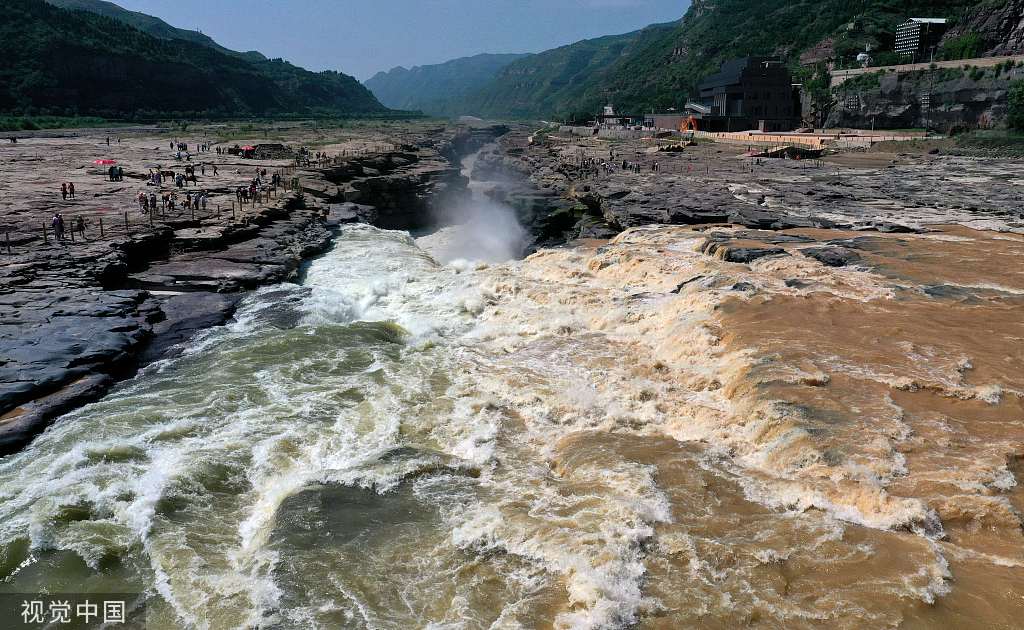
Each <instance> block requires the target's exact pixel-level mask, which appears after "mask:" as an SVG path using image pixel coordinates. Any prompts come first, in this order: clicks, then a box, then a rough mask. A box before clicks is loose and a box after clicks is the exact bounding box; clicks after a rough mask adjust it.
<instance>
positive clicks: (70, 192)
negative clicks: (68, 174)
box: [68, 182, 75, 199]
mask: <svg viewBox="0 0 1024 630" xmlns="http://www.w3.org/2000/svg"><path fill="white" fill-rule="evenodd" d="M68 196H69V197H71V198H72V199H74V198H75V184H74V183H73V182H68Z"/></svg>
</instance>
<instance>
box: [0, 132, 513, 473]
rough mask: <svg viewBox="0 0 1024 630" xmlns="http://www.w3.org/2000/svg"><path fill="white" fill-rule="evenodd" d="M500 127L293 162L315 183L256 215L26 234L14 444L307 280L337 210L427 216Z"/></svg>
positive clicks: (19, 276)
mask: <svg viewBox="0 0 1024 630" xmlns="http://www.w3.org/2000/svg"><path fill="white" fill-rule="evenodd" d="M498 133H503V130H502V129H500V128H487V129H484V130H478V131H464V132H460V133H453V132H452V131H451V130H450V129H447V128H440V129H437V130H435V131H433V132H432V133H426V134H418V135H413V136H412V137H411V139H410V140H409V143H408V144H406V145H404V146H403V147H402V148H401V149H400V150H398V151H395V152H390V153H385V154H380V155H371V156H362V157H353V158H351V159H348V160H343V161H340V162H338V163H335V164H332V165H329V166H324V167H322V168H313V167H307V168H298V169H295V170H292V171H290V172H289V173H288V176H289V178H290V177H297V178H299V181H300V182H301V183H302V192H301V193H299V194H296V193H294V192H292V193H281V192H280V191H279V194H277V195H276V196H275V197H274V198H272V199H271V200H268V203H267V204H266V206H265V207H258V208H257V207H253V208H252V209H251V210H247V212H246V214H245V218H244V220H243V219H242V218H241V217H237V220H236V219H235V218H233V216H234V213H233V212H232V214H230V215H229V214H228V213H227V212H226V211H225V212H224V213H223V214H222V215H221V216H218V217H210V218H206V219H199V220H196V219H187V220H186V219H179V220H169V219H164V218H159V217H156V215H154V217H156V218H153V219H150V221H148V222H147V221H146V219H145V218H142V219H139V218H138V217H135V216H132V217H131V218H130V221H131V222H132V223H133V224H134V223H138V224H139V225H133V227H132V228H131V230H130V233H122V234H121V236H120V237H119V238H118V237H113V238H111V237H110V236H109V235H108V238H107V239H106V240H100V239H96V238H88V237H87V238H85V239H84V240H83V239H82V238H81V236H79V238H78V239H77V240H76V241H75V242H74V243H72V242H71V241H70V240H68V241H64V242H55V240H54V239H53V238H52V236H51V237H50V238H49V240H48V241H47V242H43V241H42V238H41V234H40V235H36V236H29V235H21V234H19V235H16V242H15V246H16V247H15V250H14V254H13V255H10V256H5V258H6V260H5V261H4V262H5V264H4V265H3V266H0V454H5V453H10V452H12V451H15V450H17V449H19V448H21V447H22V446H24V445H25V444H26V443H28V442H29V441H30V440H31V439H32V438H33V437H34V436H35V435H36V434H38V433H39V432H40V431H42V430H43V429H44V428H45V427H46V426H47V425H48V424H49V423H50V422H51V421H52V420H53V419H54V418H56V417H57V416H59V415H61V414H63V413H66V412H67V411H69V410H71V409H73V408H75V407H77V406H80V405H82V404H85V403H87V402H89V401H92V400H95V399H96V398H98V397H99V396H101V395H102V394H103V393H105V392H106V391H107V390H108V389H109V388H110V387H111V386H112V385H113V384H114V383H116V382H117V381H118V380H119V379H123V378H125V377H127V376H130V375H131V374H133V373H134V371H135V370H137V369H138V368H139V367H140V366H141V365H144V364H146V363H149V362H152V361H155V360H159V359H161V358H164V357H166V356H168V353H169V352H174V351H175V346H176V344H179V343H181V342H183V341H186V340H187V339H188V338H190V337H191V336H192V335H193V334H195V333H196V332H197V331H200V330H202V329H205V328H208V327H210V326H215V325H219V324H221V323H223V322H224V321H226V320H227V319H229V318H230V317H231V316H232V314H233V312H234V310H235V307H236V305H237V304H238V302H239V301H240V300H241V298H242V297H243V296H244V292H245V291H247V290H251V289H254V288H256V287H258V286H261V285H266V284H271V283H275V282H282V281H287V280H291V279H294V278H296V277H297V275H298V273H299V268H300V265H301V263H302V261H303V260H305V259H308V258H309V257H311V256H314V255H316V254H318V253H321V252H323V251H325V250H326V249H327V248H328V247H329V246H330V243H331V239H332V234H333V232H332V229H331V228H332V226H333V225H335V224H336V223H337V222H339V221H346V220H363V221H366V222H369V223H374V224H376V225H378V226H380V227H386V228H402V229H408V228H412V227H420V226H423V225H426V224H427V222H428V218H427V216H428V213H427V210H428V206H429V204H430V203H431V202H432V201H434V200H436V199H437V198H438V197H439V196H443V195H446V194H452V195H455V194H460V191H464V190H465V184H466V181H465V179H464V178H463V177H462V176H461V174H460V172H459V166H458V159H457V158H459V157H460V156H461V155H463V153H464V152H466V151H471V150H474V149H475V148H477V147H478V146H479V145H480V144H482V143H483V142H484V141H490V140H493V138H494V135H495V134H498ZM356 202H358V204H357V203H356ZM335 203H341V204H343V205H340V206H336V207H331V206H330V205H329V204H335ZM327 210H330V216H328V217H327V220H325V211H327ZM69 227H70V226H69ZM109 227H110V226H108V230H109ZM126 232H129V231H128V230H126ZM90 236H93V235H90Z"/></svg>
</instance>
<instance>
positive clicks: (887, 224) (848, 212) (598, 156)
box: [478, 134, 1024, 243]
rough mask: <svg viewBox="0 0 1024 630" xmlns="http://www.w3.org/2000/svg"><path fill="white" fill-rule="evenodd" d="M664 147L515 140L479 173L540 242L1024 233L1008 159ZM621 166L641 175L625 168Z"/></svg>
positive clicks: (1016, 179)
mask: <svg viewBox="0 0 1024 630" xmlns="http://www.w3.org/2000/svg"><path fill="white" fill-rule="evenodd" d="M657 146H658V145H657V144H655V143H653V142H650V141H611V142H609V141H604V140H600V139H592V138H584V139H580V138H565V139H560V138H554V137H547V138H546V139H545V140H543V141H541V142H538V143H537V144H530V143H528V142H527V140H526V138H525V136H522V135H517V134H510V135H508V136H506V137H504V138H502V140H501V142H500V144H499V145H498V146H496V147H495V148H494V149H493V150H492V151H490V152H488V153H486V154H484V155H482V156H481V158H480V160H479V161H478V168H479V169H481V171H486V173H487V174H488V175H489V176H490V177H492V178H494V179H504V180H506V181H507V182H510V183H508V184H505V185H497V186H496V187H495V188H494V191H493V195H494V196H495V198H498V199H502V200H506V201H508V202H509V203H511V204H512V205H513V206H515V207H517V208H518V209H519V210H520V213H521V216H522V217H523V220H524V221H525V222H526V223H527V224H529V225H533V226H534V232H535V233H536V234H537V235H538V237H539V238H540V240H541V242H552V243H554V242H557V241H559V240H566V239H568V240H571V239H574V238H594V237H597V238H607V237H609V236H612V235H614V234H617V233H619V232H621V231H622V230H624V229H628V228H631V227H636V226H641V225H650V224H668V225H702V224H720V225H727V224H728V225H739V226H743V227H746V228H750V229H785V228H800V227H819V228H835V229H846V230H857V231H878V232H907V231H919V230H925V229H927V228H928V226H930V225H943V224H953V223H956V224H960V225H965V226H970V227H974V228H977V229H993V230H1008V231H1014V232H1020V231H1022V230H1024V205H1022V204H1021V201H1020V186H1021V183H1022V181H1024V180H1022V179H1021V178H1020V176H1019V173H1018V172H1017V171H1018V168H1017V164H1016V162H1015V160H1013V159H1012V158H1005V157H1003V158H1001V157H996V156H993V157H991V158H987V159H979V158H972V157H964V156H955V155H939V154H930V153H924V152H921V153H917V154H912V153H904V152H896V151H898V150H899V149H898V147H896V148H895V150H894V149H890V151H892V152H890V153H885V152H883V151H880V150H879V151H872V152H870V153H864V152H856V151H855V152H840V153H835V154H829V155H826V156H825V157H824V158H823V159H807V160H788V159H787V160H783V159H768V158H757V157H747V155H746V152H747V149H748V147H743V146H738V145H730V144H717V143H709V142H701V143H699V144H696V145H693V146H689V147H685V148H684V149H683V150H681V151H678V152H667V151H663V152H659V151H657V148H656V147H657ZM612 156H614V157H612ZM624 161H625V162H627V163H628V164H629V165H630V166H632V165H633V164H636V165H638V166H639V172H634V171H633V170H632V169H629V168H627V169H623V168H622V163H623V162H624ZM603 163H608V164H609V165H611V168H610V169H605V168H604V167H603V166H602V164H603ZM655 164H657V168H658V170H657V171H654V170H652V168H653V167H654V165H655ZM522 182H526V184H525V185H524V184H523V183H522Z"/></svg>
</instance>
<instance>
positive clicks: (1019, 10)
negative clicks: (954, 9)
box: [943, 0, 1024, 56]
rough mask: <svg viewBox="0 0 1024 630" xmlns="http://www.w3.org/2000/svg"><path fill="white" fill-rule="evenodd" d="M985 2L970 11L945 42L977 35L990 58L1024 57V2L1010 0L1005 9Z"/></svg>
mask: <svg viewBox="0 0 1024 630" xmlns="http://www.w3.org/2000/svg"><path fill="white" fill-rule="evenodd" d="M998 5H999V3H996V6H993V3H990V2H985V3H982V4H981V5H980V6H976V7H973V8H971V9H969V10H968V11H967V13H966V14H965V15H964V17H963V19H961V20H960V21H959V22H958V23H957V24H956V26H954V27H953V28H951V29H950V30H949V32H948V33H946V36H945V37H944V38H943V42H947V41H951V40H953V39H955V38H958V37H963V36H966V35H970V34H972V33H977V34H978V35H980V36H981V39H982V41H983V42H984V44H985V54H986V55H993V56H996V55H1021V54H1024V0H1006V2H1005V3H1003V5H1002V6H998Z"/></svg>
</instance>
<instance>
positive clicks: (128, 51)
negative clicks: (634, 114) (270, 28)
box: [0, 0, 388, 119]
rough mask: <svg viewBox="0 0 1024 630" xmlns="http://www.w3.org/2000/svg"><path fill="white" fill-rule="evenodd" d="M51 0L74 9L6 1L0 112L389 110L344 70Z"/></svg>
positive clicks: (70, 0)
mask: <svg viewBox="0 0 1024 630" xmlns="http://www.w3.org/2000/svg"><path fill="white" fill-rule="evenodd" d="M54 3H55V4H56V3H60V4H66V5H68V6H69V7H72V8H74V9H75V10H67V9H62V8H59V7H57V6H53V5H51V4H48V3H47V2H44V1H43V0H4V9H3V11H0V55H2V58H3V59H4V63H3V65H2V66H0V112H5V113H13V114H29V115H33V114H35V115H82V116H102V117H105V118H114V119H117V118H153V117H159V116H211V117H232V116H244V115H286V114H297V115H310V114H316V115H353V114H357V115H363V114H382V113H387V112H388V110H387V108H385V107H384V106H383V105H381V104H380V102H378V101H377V99H376V98H374V96H373V95H372V94H371V93H370V92H369V90H367V89H366V88H365V87H363V86H362V85H361V84H360V83H359V82H358V81H356V80H355V79H354V78H352V77H350V76H348V75H345V74H341V73H338V72H310V71H308V70H304V69H302V68H299V67H297V66H293V65H292V64H290V63H288V62H286V61H283V60H281V59H266V58H264V57H263V56H262V55H258V54H252V53H235V52H233V51H228V50H227V49H224V48H222V47H220V46H218V45H217V44H216V43H214V42H213V40H211V39H209V38H208V37H206V36H205V35H202V34H201V33H196V32H193V31H184V30H182V29H175V28H174V27H171V26H170V25H167V24H166V23H164V22H162V21H161V20H157V19H156V18H150V17H149V16H145V15H142V14H139V13H133V12H130V11H125V10H124V9H121V8H120V7H117V6H116V5H112V4H110V3H107V2H99V1H97V0H54ZM140 29H145V30H140Z"/></svg>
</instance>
